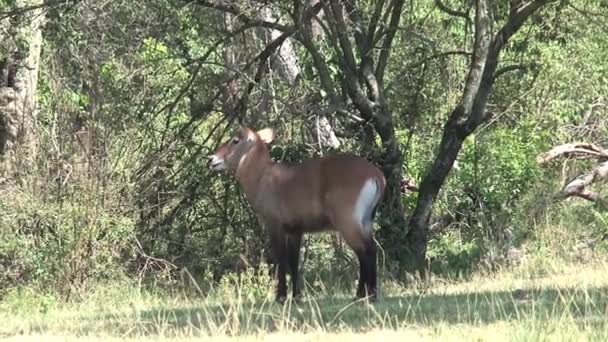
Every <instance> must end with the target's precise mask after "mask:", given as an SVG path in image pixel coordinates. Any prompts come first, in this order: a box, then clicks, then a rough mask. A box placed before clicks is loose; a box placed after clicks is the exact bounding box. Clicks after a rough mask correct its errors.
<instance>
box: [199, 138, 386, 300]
mask: <svg viewBox="0 0 608 342" xmlns="http://www.w3.org/2000/svg"><path fill="white" fill-rule="evenodd" d="M274 137H275V133H274V131H273V130H272V129H269V128H266V129H262V130H260V131H257V132H256V131H253V130H251V129H250V128H246V127H240V128H239V129H238V130H237V131H236V133H235V134H234V136H233V137H232V138H231V139H230V140H229V141H227V142H226V143H224V144H223V145H222V146H220V147H219V148H218V149H217V151H216V152H215V154H213V155H211V156H209V166H210V167H211V168H212V169H213V170H218V171H219V170H226V169H228V170H233V171H234V172H235V173H236V177H237V178H238V181H239V183H240V185H241V187H242V188H243V190H244V192H245V196H246V197H247V199H248V200H249V201H250V202H251V204H252V206H253V209H254V211H255V212H256V214H257V215H258V218H259V219H260V221H261V223H262V224H264V225H265V227H266V229H267V230H268V233H269V234H270V242H271V248H272V251H273V255H274V257H275V259H276V262H277V264H278V286H277V291H276V295H277V301H283V300H284V299H285V298H286V297H287V284H286V276H285V275H286V272H289V273H290V274H291V280H292V290H293V296H294V298H295V297H298V296H299V294H300V291H299V287H298V266H299V257H300V245H301V241H302V234H303V233H308V232H320V231H324V230H337V231H338V232H340V234H341V235H342V237H343V238H344V240H345V241H346V242H347V243H348V245H349V246H350V247H351V248H352V249H353V250H354V252H355V253H356V255H357V257H358V259H359V266H360V269H359V273H360V274H359V285H358V288H357V294H356V296H357V298H363V297H366V296H369V297H371V299H372V300H373V299H375V297H376V278H377V276H376V245H375V243H374V239H373V219H374V215H375V212H376V207H377V206H378V203H379V202H380V199H381V198H382V195H383V194H384V188H385V186H386V181H385V179H384V175H383V174H382V172H381V171H380V170H379V169H378V168H377V167H375V166H374V165H372V164H371V163H369V162H368V161H367V160H365V159H363V158H358V157H353V156H333V157H322V158H314V159H310V160H307V161H304V162H303V163H300V164H296V165H290V166H288V165H284V164H279V163H274V162H273V161H272V160H271V159H270V154H269V151H268V147H267V146H266V144H270V143H271V142H272V141H273V140H274Z"/></svg>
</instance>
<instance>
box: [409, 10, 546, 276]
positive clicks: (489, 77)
mask: <svg viewBox="0 0 608 342" xmlns="http://www.w3.org/2000/svg"><path fill="white" fill-rule="evenodd" d="M551 2H553V1H551V0H533V1H527V2H521V1H511V2H510V3H509V5H510V9H509V14H508V17H507V21H506V23H505V24H504V25H503V26H502V27H501V28H500V29H499V30H498V31H497V32H496V33H493V32H492V23H493V18H492V11H491V6H490V5H491V4H490V2H489V1H487V0H477V1H476V2H475V20H474V25H475V43H474V47H473V55H472V58H471V65H470V69H469V73H468V75H467V79H466V83H465V88H464V91H463V94H462V97H461V99H460V102H459V104H458V105H457V106H456V107H455V108H454V109H453V111H452V113H451V114H450V116H449V117H448V120H447V122H446V123H445V126H444V129H443V136H442V138H441V142H440V143H439V146H438V148H437V152H436V156H435V159H434V161H433V163H432V165H431V166H430V168H429V169H428V171H427V172H426V174H425V175H424V177H423V179H422V181H421V183H420V187H419V192H418V194H419V195H418V201H417V204H416V208H415V210H414V213H413V214H412V216H411V218H410V221H409V232H408V235H407V246H408V249H409V250H410V251H411V263H412V264H411V267H410V268H411V269H413V270H418V271H421V272H424V267H425V263H426V249H427V236H428V230H429V228H428V227H429V221H430V217H431V213H432V209H433V204H434V202H435V200H436V198H437V194H438V193H439V190H440V189H441V187H442V186H443V184H444V182H445V179H446V177H447V176H448V174H449V172H450V170H451V169H452V167H453V165H454V161H455V160H456V157H457V156H458V152H460V149H461V148H462V144H463V142H464V140H465V139H466V138H467V137H468V136H469V135H471V133H473V132H474V131H475V130H476V129H477V127H479V125H480V124H481V123H483V122H484V121H485V120H487V119H488V118H489V116H490V115H489V112H488V111H486V107H487V104H488V99H489V97H490V95H491V92H492V87H493V85H494V82H495V80H496V77H497V76H498V75H500V74H501V73H503V72H505V71H506V70H508V69H502V70H501V69H497V68H498V63H499V57H500V53H501V50H502V49H503V48H504V47H505V45H506V44H507V43H508V42H509V39H510V38H511V37H512V36H513V35H514V34H515V33H517V32H518V31H519V30H520V29H521V27H522V26H523V25H524V23H525V22H526V20H528V18H530V16H532V15H533V14H535V13H536V12H537V11H538V10H540V9H541V8H542V7H543V6H545V5H547V4H548V3H551ZM505 68H510V67H509V66H507V67H505Z"/></svg>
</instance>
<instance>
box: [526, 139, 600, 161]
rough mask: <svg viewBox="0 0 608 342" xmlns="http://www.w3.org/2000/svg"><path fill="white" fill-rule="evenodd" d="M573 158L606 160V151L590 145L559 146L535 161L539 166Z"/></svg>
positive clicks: (581, 143)
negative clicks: (561, 158)
mask: <svg viewBox="0 0 608 342" xmlns="http://www.w3.org/2000/svg"><path fill="white" fill-rule="evenodd" d="M562 156H565V157H575V158H579V159H582V158H592V157H593V158H599V159H600V160H605V159H608V150H605V149H603V148H601V147H600V146H598V145H596V144H592V143H583V142H577V143H570V144H564V145H559V146H556V147H554V148H552V149H551V150H549V151H547V152H545V153H543V154H541V155H539V156H538V157H537V158H536V161H537V162H538V163H539V164H546V163H548V162H550V161H552V160H553V159H555V158H558V157H562Z"/></svg>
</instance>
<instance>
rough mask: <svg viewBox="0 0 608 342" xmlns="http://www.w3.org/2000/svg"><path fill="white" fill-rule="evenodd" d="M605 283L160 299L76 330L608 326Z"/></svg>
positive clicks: (147, 332)
mask: <svg viewBox="0 0 608 342" xmlns="http://www.w3.org/2000/svg"><path fill="white" fill-rule="evenodd" d="M606 312H608V287H599V288H588V289H580V288H576V289H542V290H529V291H526V290H517V291H514V292H512V291H497V292H472V293H466V294H446V295H437V294H432V295H409V296H402V297H384V298H381V299H379V300H378V301H377V302H376V303H375V304H373V305H367V304H365V303H352V301H351V300H350V299H329V298H323V299H315V298H305V299H303V300H302V301H300V302H299V303H293V302H291V303H289V302H288V303H286V304H285V305H280V304H276V303H272V302H265V303H238V302H235V303H228V304H222V305H210V304H206V303H204V302H201V304H200V305H194V306H191V307H177V308H171V307H159V308H155V309H151V310H146V311H133V312H132V313H130V314H126V315H122V316H117V315H103V316H97V317H92V318H91V319H90V320H89V321H88V322H87V323H85V325H84V326H81V329H80V331H79V332H76V333H84V334H89V333H91V332H93V333H103V334H111V335H120V336H125V335H127V336H129V335H134V336H141V335H162V336H167V335H169V336H183V335H186V336H191V335H195V336H196V335H207V334H227V335H241V334H247V333H250V334H254V333H257V332H260V331H264V332H271V331H277V330H285V329H287V330H313V329H314V330H317V329H323V330H325V331H339V330H345V329H347V330H349V331H365V330H369V329H372V328H385V329H393V328H398V327H402V326H404V325H410V326H411V325H418V326H433V325H435V324H468V325H484V324H489V323H492V322H496V321H518V322H522V321H537V322H538V321H540V322H545V321H546V322H549V321H559V320H562V319H564V318H568V319H572V320H573V321H574V322H575V323H576V324H578V325H580V326H581V327H587V328H591V329H595V328H603V329H605V328H606V327H607V326H608V324H606V323H605V314H606Z"/></svg>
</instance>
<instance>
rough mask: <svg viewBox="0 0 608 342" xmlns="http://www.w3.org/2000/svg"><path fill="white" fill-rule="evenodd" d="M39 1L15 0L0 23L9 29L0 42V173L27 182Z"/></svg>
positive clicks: (32, 156)
mask: <svg viewBox="0 0 608 342" xmlns="http://www.w3.org/2000/svg"><path fill="white" fill-rule="evenodd" d="M42 2H43V1H42V0H18V1H16V2H15V4H14V6H15V8H17V9H18V8H29V7H31V8H34V9H31V10H28V11H23V12H18V13H19V14H17V15H15V16H14V17H13V18H7V19H4V20H2V21H1V22H0V28H2V30H3V31H5V32H9V37H5V38H4V39H3V42H2V43H1V44H2V45H3V46H2V47H3V49H4V50H5V51H7V52H8V53H7V56H0V60H2V63H0V68H1V69H2V70H0V75H2V76H3V77H2V80H1V81H0V163H1V164H0V176H2V174H4V176H6V177H9V178H15V179H17V180H18V181H19V182H21V183H24V182H27V181H26V179H25V175H26V174H28V173H31V170H32V167H33V166H34V159H35V156H36V136H35V120H36V113H37V110H36V89H37V84H38V69H39V63H40V51H41V44H42V31H41V27H42V24H43V22H44V15H43V13H42V9H41V7H42Z"/></svg>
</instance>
